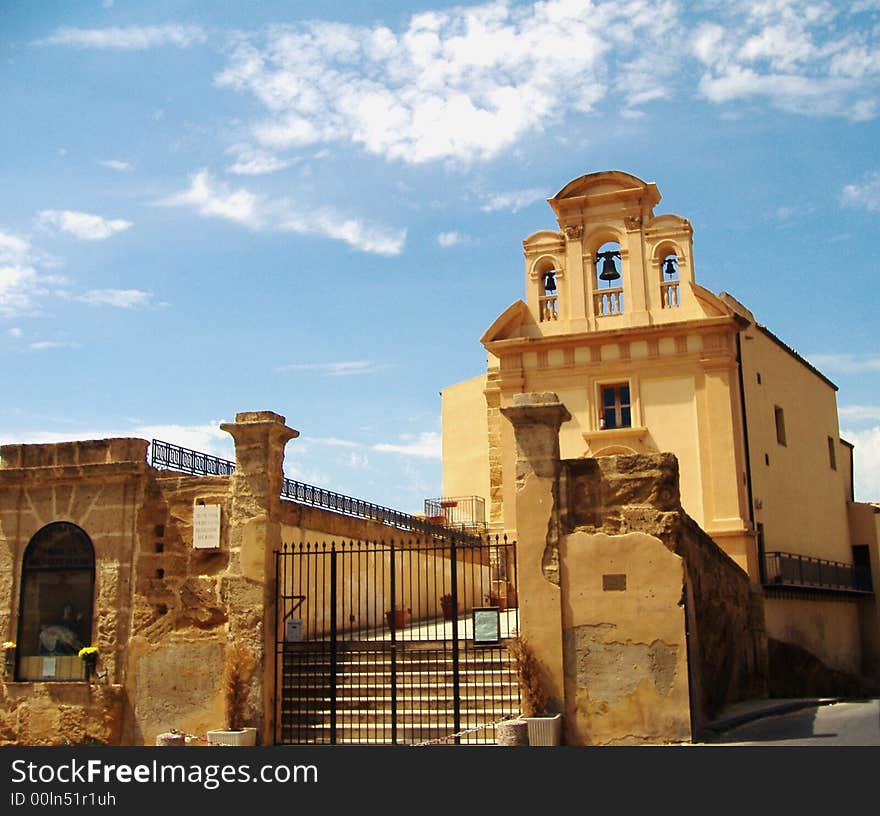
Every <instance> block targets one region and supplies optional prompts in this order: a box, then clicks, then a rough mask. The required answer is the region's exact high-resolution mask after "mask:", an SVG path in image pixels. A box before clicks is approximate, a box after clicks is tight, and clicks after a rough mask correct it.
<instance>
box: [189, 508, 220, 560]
mask: <svg viewBox="0 0 880 816" xmlns="http://www.w3.org/2000/svg"><path fill="white" fill-rule="evenodd" d="M219 546H220V505H219V504H194V505H193V548H194V549H197V550H210V549H217V548H218V547H219Z"/></svg>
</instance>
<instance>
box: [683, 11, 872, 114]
mask: <svg viewBox="0 0 880 816" xmlns="http://www.w3.org/2000/svg"><path fill="white" fill-rule="evenodd" d="M712 13H713V18H712V19H705V20H703V21H701V22H700V23H698V25H697V26H696V28H695V30H694V34H693V37H692V44H691V53H692V55H693V56H694V57H695V58H696V60H697V61H698V63H699V64H700V65H701V67H702V71H703V74H702V77H701V79H700V82H699V86H698V91H699V93H701V94H702V95H703V96H704V97H705V98H706V99H708V100H709V101H710V102H714V103H717V104H724V103H727V102H733V101H738V100H749V99H763V100H765V101H767V102H768V103H770V104H771V105H773V106H774V107H777V108H779V109H781V110H785V111H789V112H794V113H800V114H806V115H824V116H844V117H847V118H849V119H851V120H853V121H863V120H866V119H872V118H874V117H875V116H876V115H877V109H876V102H875V99H876V90H877V80H878V78H880V48H878V29H877V28H876V27H875V26H873V25H871V18H870V17H868V18H862V17H860V16H859V15H863V14H868V15H870V13H871V12H870V9H867V8H861V9H858V8H855V7H850V8H849V9H846V8H845V7H844V6H843V5H841V6H837V5H836V4H832V3H828V2H821V0H820V1H819V2H813V3H803V2H799V0H773V2H766V3H751V2H731V3H724V4H717V5H716V6H715V7H714V9H713V10H712Z"/></svg>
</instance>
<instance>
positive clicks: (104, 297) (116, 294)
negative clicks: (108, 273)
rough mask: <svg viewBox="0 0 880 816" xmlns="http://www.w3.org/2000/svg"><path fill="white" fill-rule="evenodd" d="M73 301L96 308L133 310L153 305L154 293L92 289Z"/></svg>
mask: <svg viewBox="0 0 880 816" xmlns="http://www.w3.org/2000/svg"><path fill="white" fill-rule="evenodd" d="M73 299H74V300H78V301H80V302H81V303H91V304H93V305H96V306H115V307H117V308H119V309H133V308H135V307H137V306H149V305H151V302H152V300H153V293H152V292H144V291H143V290H141V289H90V290H89V291H87V292H84V293H83V294H81V295H75V296H74V297H73Z"/></svg>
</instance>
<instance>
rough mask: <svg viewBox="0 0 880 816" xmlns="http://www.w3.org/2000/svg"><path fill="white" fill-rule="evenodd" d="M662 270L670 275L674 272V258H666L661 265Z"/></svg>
mask: <svg viewBox="0 0 880 816" xmlns="http://www.w3.org/2000/svg"><path fill="white" fill-rule="evenodd" d="M663 272H664V274H666V275H669V276H670V277H671V276H672V275H674V274H675V259H674V258H671V257H670V258H667V259H666V263H665V264H664V266H663Z"/></svg>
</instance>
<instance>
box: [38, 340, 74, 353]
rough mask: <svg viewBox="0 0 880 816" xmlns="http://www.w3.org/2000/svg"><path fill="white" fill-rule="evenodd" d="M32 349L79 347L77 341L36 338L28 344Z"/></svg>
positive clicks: (45, 349) (47, 349)
mask: <svg viewBox="0 0 880 816" xmlns="http://www.w3.org/2000/svg"><path fill="white" fill-rule="evenodd" d="M28 348H29V349H31V350H33V351H49V350H52V349H62V348H79V343H73V342H71V341H69V340H38V341H37V342H35V343H31V344H30V345H28Z"/></svg>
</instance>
